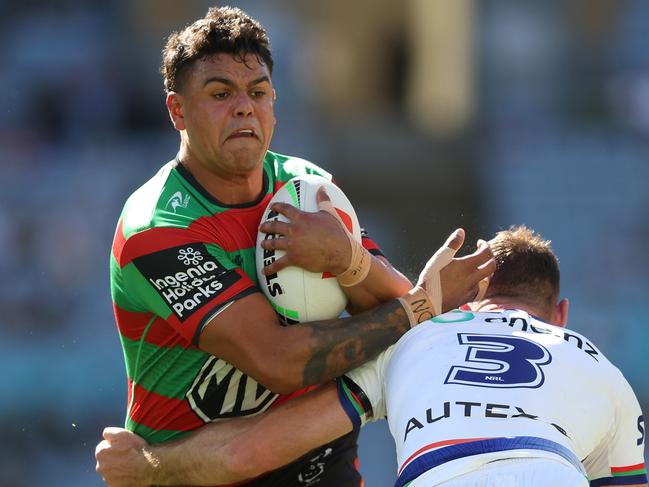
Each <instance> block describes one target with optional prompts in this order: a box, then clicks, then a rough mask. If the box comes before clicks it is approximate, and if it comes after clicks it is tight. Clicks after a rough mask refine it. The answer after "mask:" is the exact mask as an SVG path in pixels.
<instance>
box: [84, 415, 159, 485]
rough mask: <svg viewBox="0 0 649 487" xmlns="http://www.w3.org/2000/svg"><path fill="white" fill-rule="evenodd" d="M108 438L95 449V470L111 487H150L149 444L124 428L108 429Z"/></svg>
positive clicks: (105, 429) (105, 432)
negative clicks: (147, 454)
mask: <svg viewBox="0 0 649 487" xmlns="http://www.w3.org/2000/svg"><path fill="white" fill-rule="evenodd" d="M103 437H104V440H103V441H102V442H101V443H99V444H98V445H97V447H96V448H95V458H96V460H97V465H96V467H95V469H96V470H97V473H98V474H99V475H101V477H102V479H103V480H104V482H106V485H108V486H109V487H146V486H149V485H150V484H151V482H149V481H147V478H146V477H147V475H146V472H147V468H148V467H150V463H149V461H150V459H148V458H147V456H146V453H145V447H147V446H148V443H147V442H146V441H145V440H144V439H143V438H141V437H139V436H138V435H136V434H135V433H132V432H130V431H128V430H125V429H123V428H114V427H109V428H104V432H103Z"/></svg>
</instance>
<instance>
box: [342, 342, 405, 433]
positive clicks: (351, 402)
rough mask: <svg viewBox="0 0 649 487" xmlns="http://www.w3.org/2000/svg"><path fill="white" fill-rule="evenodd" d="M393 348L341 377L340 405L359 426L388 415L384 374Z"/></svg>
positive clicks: (353, 422) (356, 426)
mask: <svg viewBox="0 0 649 487" xmlns="http://www.w3.org/2000/svg"><path fill="white" fill-rule="evenodd" d="M393 350H394V345H392V346H391V347H389V348H388V349H387V350H385V351H384V352H383V353H381V354H380V355H379V356H378V357H377V358H376V359H374V360H371V361H370V362H367V363H366V364H364V365H361V366H360V367H358V368H356V369H354V370H351V371H350V372H348V373H347V374H345V375H344V376H342V377H340V378H338V380H337V384H338V398H339V400H340V404H341V405H342V407H343V409H344V410H345V412H346V413H347V415H348V416H349V418H350V419H351V421H352V424H353V425H354V428H355V429H356V428H358V427H360V426H362V425H364V424H365V423H367V422H371V421H377V420H379V419H383V418H385V416H386V408H385V397H384V396H385V394H384V390H385V388H384V387H383V377H384V376H385V369H386V367H387V365H388V363H389V362H390V357H391V356H392V352H393Z"/></svg>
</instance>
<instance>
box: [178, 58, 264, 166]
mask: <svg viewBox="0 0 649 487" xmlns="http://www.w3.org/2000/svg"><path fill="white" fill-rule="evenodd" d="M176 96H178V102H179V103H178V109H179V110H180V114H179V117H177V118H174V114H173V113H172V119H173V121H174V125H175V126H176V128H177V129H178V130H184V137H183V138H184V142H185V143H186V144H187V146H188V147H187V148H188V149H189V152H190V154H191V156H192V157H193V158H195V159H196V160H197V162H199V163H200V164H202V165H203V166H205V168H206V169H208V170H210V171H212V172H214V173H216V174H219V175H221V176H226V177H227V176H231V175H240V174H246V173H249V172H250V171H252V170H254V169H255V168H257V167H260V166H261V163H262V161H263V158H264V155H265V154H266V151H267V150H268V147H269V146H270V140H271V138H272V136H273V128H274V126H275V115H274V113H273V104H274V102H275V91H274V90H273V85H272V82H271V79H270V73H269V71H268V68H267V67H266V65H264V64H261V63H260V62H259V60H258V59H257V58H256V56H254V55H248V56H247V57H246V58H245V63H244V62H241V60H238V59H235V58H234V57H233V56H231V55H229V54H216V55H212V56H208V57H206V58H204V59H201V60H198V61H196V62H195V63H194V65H193V66H192V68H191V72H189V73H188V74H187V78H186V80H185V83H184V86H183V89H182V92H181V93H180V94H177V95H176ZM168 104H169V102H168ZM172 104H173V103H172ZM171 110H172V107H170V111H171Z"/></svg>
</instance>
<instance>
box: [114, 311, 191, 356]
mask: <svg viewBox="0 0 649 487" xmlns="http://www.w3.org/2000/svg"><path fill="white" fill-rule="evenodd" d="M113 310H114V312H115V321H116V322H117V328H118V330H119V332H120V334H121V335H122V336H124V337H125V338H128V339H129V340H134V341H138V340H140V339H141V338H142V333H144V329H145V328H146V327H147V325H148V324H149V322H150V321H151V318H152V317H153V314H152V313H133V312H131V311H126V310H123V309H121V308H120V307H118V306H116V305H115V304H113ZM145 341H146V342H147V343H150V344H152V345H155V346H156V347H163V348H173V347H175V346H178V345H179V346H181V347H183V348H189V347H192V345H191V343H190V342H189V341H187V340H186V339H185V338H183V337H181V336H180V335H179V334H178V332H177V331H176V330H174V328H173V327H172V326H171V325H170V324H169V323H167V322H166V321H165V320H164V319H162V318H160V317H159V316H158V317H156V318H155V321H154V322H153V323H152V324H151V327H150V328H149V331H148V332H147V334H146V338H145Z"/></svg>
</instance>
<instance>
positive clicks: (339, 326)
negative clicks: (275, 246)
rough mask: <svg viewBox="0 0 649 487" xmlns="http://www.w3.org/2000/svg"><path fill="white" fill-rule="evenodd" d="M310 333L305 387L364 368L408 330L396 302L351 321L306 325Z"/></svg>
mask: <svg viewBox="0 0 649 487" xmlns="http://www.w3.org/2000/svg"><path fill="white" fill-rule="evenodd" d="M300 326H305V327H309V328H310V330H311V333H312V343H313V346H312V350H313V351H314V352H313V354H312V355H311V358H310V359H309V360H308V361H307V363H306V365H305V367H304V385H305V386H306V385H311V384H319V383H322V382H325V381H327V380H330V379H332V378H334V377H337V376H339V375H342V374H344V373H345V372H347V371H349V370H351V369H353V368H354V367H358V366H359V365H361V364H364V363H365V362H367V361H368V360H371V359H373V358H374V357H376V356H377V355H378V354H379V353H380V352H382V351H383V350H385V349H386V348H387V347H389V346H390V345H392V344H393V343H394V342H396V341H397V340H398V339H399V337H400V336H401V335H403V334H404V333H405V332H407V331H408V330H409V329H410V324H409V321H408V317H407V316H406V313H405V311H404V309H403V307H402V306H401V304H399V302H398V301H396V300H394V301H389V302H387V303H385V304H383V305H381V306H379V307H377V308H374V309H372V310H369V311H366V312H364V313H360V314H357V315H354V317H353V318H347V319H337V320H328V321H318V322H314V323H305V324H303V325H300Z"/></svg>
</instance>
